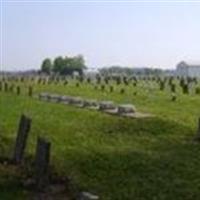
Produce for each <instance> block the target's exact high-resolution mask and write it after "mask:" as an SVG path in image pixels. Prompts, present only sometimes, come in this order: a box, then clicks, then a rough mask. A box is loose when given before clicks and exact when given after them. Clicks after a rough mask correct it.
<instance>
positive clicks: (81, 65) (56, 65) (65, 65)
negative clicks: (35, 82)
mask: <svg viewBox="0 0 200 200" xmlns="http://www.w3.org/2000/svg"><path fill="white" fill-rule="evenodd" d="M84 69H86V65H85V60H84V57H83V56H82V55H77V56H74V57H69V56H66V57H62V56H58V57H56V58H55V59H54V60H53V61H52V60H51V59H50V58H46V59H44V60H43V61H42V64H41V72H42V73H45V74H48V75H49V74H52V73H55V74H59V75H72V74H73V73H74V72H78V73H79V75H82V74H83V70H84Z"/></svg>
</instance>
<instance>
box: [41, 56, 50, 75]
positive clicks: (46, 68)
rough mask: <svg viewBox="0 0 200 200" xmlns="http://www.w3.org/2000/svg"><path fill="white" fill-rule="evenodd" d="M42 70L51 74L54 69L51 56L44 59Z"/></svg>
mask: <svg viewBox="0 0 200 200" xmlns="http://www.w3.org/2000/svg"><path fill="white" fill-rule="evenodd" d="M41 71H42V72H44V73H46V74H50V72H51V71H52V63H51V59H49V58H46V59H44V61H43V62H42V65H41Z"/></svg>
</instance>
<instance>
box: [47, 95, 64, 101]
mask: <svg viewBox="0 0 200 200" xmlns="http://www.w3.org/2000/svg"><path fill="white" fill-rule="evenodd" d="M60 99H61V96H59V95H57V94H51V95H49V100H50V101H51V102H54V103H58V102H60Z"/></svg>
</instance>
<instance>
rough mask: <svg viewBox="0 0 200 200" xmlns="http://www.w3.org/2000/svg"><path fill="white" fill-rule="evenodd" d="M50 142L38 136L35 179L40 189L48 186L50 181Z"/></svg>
mask: <svg viewBox="0 0 200 200" xmlns="http://www.w3.org/2000/svg"><path fill="white" fill-rule="evenodd" d="M50 147H51V144H50V142H48V141H46V140H45V139H43V138H40V137H39V138H38V140H37V147H36V155H35V181H36V187H37V189H38V190H43V189H45V188H46V186H47V184H48V182H49V173H48V171H49V161H50Z"/></svg>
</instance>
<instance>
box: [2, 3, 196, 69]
mask: <svg viewBox="0 0 200 200" xmlns="http://www.w3.org/2000/svg"><path fill="white" fill-rule="evenodd" d="M1 6H2V13H1V22H2V24H1V27H2V29H1V34H2V35H1V38H2V41H1V50H2V52H1V55H2V56H1V68H3V69H7V70H13V69H15V70H16V69H18V70H19V69H21V70H23V69H30V68H35V69H37V68H39V67H40V64H41V61H42V59H44V58H46V57H50V58H55V57H56V56H59V55H62V56H65V55H69V56H70V55H71V56H73V55H77V54H83V55H84V57H85V59H86V64H87V65H88V66H89V67H95V68H96V67H102V66H109V65H123V66H149V67H159V68H173V67H175V65H176V64H177V62H179V61H181V60H192V61H200V2H199V3H194V2H193V3H180V2H179V3H178V2H176V3H172V2H168V3H167V2H165V3H156V2H149V3H147V2H146V3H144V2H143V3H139V2H137V3H130V2H126V3H122V2H120V3H119V2H118V3H116V2H115V3H114V2H110V3H106V2H105V1H104V2H102V3H100V2H96V3H89V2H82V3H81V2H76V3H72V2H71V3H67V2H59V3H58V2H57V3H56V2H48V3H47V2H35V3H34V2H31V1H29V2H26V1H24V2H23V1H21V2H14V1H12V2H8V1H5V0H4V1H3V2H2V4H1Z"/></svg>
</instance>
